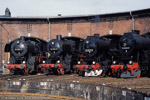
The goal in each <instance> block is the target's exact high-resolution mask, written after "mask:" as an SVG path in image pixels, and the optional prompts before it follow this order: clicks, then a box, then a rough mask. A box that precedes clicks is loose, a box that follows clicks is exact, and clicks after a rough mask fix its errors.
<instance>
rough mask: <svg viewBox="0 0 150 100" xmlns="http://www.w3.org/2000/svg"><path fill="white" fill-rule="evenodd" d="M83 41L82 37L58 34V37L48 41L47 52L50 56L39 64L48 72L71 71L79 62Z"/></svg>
mask: <svg viewBox="0 0 150 100" xmlns="http://www.w3.org/2000/svg"><path fill="white" fill-rule="evenodd" d="M82 42H83V39H82V38H78V37H63V38H62V36H61V35H57V37H56V39H52V40H50V41H49V42H48V44H47V52H48V53H49V55H50V56H49V57H48V58H47V59H46V61H43V64H40V65H39V68H40V69H41V71H42V72H43V71H45V72H46V73H47V74H51V73H52V74H57V75H60V74H61V75H63V74H64V73H70V72H71V70H72V66H73V65H74V64H76V62H77V58H78V54H80V51H81V44H82Z"/></svg>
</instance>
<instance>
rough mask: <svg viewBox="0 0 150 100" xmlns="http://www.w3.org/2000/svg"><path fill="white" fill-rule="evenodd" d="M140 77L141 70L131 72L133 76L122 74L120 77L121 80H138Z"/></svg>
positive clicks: (127, 73)
mask: <svg viewBox="0 0 150 100" xmlns="http://www.w3.org/2000/svg"><path fill="white" fill-rule="evenodd" d="M140 75H141V70H138V71H135V70H133V74H132V73H131V72H129V71H128V72H125V71H124V72H122V73H121V75H120V77H121V78H139V77H140Z"/></svg>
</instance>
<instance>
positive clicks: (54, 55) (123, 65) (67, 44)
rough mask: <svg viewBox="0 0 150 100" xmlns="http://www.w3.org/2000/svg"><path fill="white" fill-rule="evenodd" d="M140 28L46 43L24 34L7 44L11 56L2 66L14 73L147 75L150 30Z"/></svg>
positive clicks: (59, 39) (149, 53)
mask: <svg viewBox="0 0 150 100" xmlns="http://www.w3.org/2000/svg"><path fill="white" fill-rule="evenodd" d="M139 33H140V32H139V31H136V30H134V31H132V32H129V33H124V35H116V34H114V35H105V36H101V37H100V36H99V35H98V34H94V35H93V36H87V38H86V39H82V38H80V37H62V36H61V35H57V36H56V39H52V40H50V41H49V42H46V41H44V40H42V39H39V38H34V37H25V36H21V37H20V38H18V39H16V40H14V41H12V42H10V43H7V44H6V45H5V52H9V53H10V59H9V61H8V64H6V65H5V68H8V69H9V70H10V73H11V75H14V74H17V73H19V74H26V75H28V73H29V74H34V73H38V72H46V74H47V75H48V74H57V75H63V74H65V73H72V72H75V73H77V74H78V75H82V76H100V75H109V76H115V77H124V78H127V77H137V78H139V77H140V76H147V75H149V71H150V68H149V66H150V47H149V45H150V33H145V34H143V35H140V34H139Z"/></svg>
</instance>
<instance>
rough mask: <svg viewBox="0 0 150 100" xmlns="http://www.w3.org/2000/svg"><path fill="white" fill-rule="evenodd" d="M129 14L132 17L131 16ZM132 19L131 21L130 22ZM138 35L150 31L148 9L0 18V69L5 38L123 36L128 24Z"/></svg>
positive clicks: (5, 56) (149, 12) (129, 28)
mask: <svg viewBox="0 0 150 100" xmlns="http://www.w3.org/2000/svg"><path fill="white" fill-rule="evenodd" d="M131 14H132V16H131ZM132 19H134V20H132ZM133 24H134V29H136V30H140V32H141V34H143V33H146V32H150V9H144V10H137V11H132V12H131V13H130V12H120V13H110V14H100V15H84V16H57V17H1V16H0V66H1V62H2V60H5V62H6V61H7V54H6V53H4V46H5V44H6V43H7V42H8V39H10V40H14V39H16V38H18V37H20V36H22V35H24V36H27V34H28V33H30V34H31V36H34V37H39V38H42V39H44V40H47V39H49V38H55V36H56V35H57V34H62V35H63V36H67V35H68V33H71V35H72V36H79V37H83V38H85V37H86V36H88V35H93V34H94V33H99V34H100V36H102V35H106V34H109V33H112V34H123V33H124V32H130V31H131V30H132V25H133Z"/></svg>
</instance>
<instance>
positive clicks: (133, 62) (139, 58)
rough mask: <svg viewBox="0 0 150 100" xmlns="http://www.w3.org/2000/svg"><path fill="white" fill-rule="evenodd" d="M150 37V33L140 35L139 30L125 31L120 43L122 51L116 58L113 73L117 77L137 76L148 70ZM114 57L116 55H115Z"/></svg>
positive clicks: (111, 67) (112, 67)
mask: <svg viewBox="0 0 150 100" xmlns="http://www.w3.org/2000/svg"><path fill="white" fill-rule="evenodd" d="M148 45H150V37H149V35H148V34H145V35H140V34H139V31H133V32H129V33H125V34H124V35H123V36H122V37H121V38H120V39H119V43H118V47H119V48H118V50H119V52H120V53H117V54H119V55H118V56H117V55H116V56H115V58H116V57H117V58H118V59H114V60H113V63H112V65H111V66H110V67H109V69H111V74H112V75H114V76H117V77H124V78H127V77H137V78H139V77H140V76H141V72H142V73H143V75H144V74H145V75H146V73H147V72H148V69H149V68H148V66H149V61H150V60H149V58H150V55H149V53H150V52H149V50H150V47H149V46H148ZM113 58H114V57H113Z"/></svg>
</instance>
